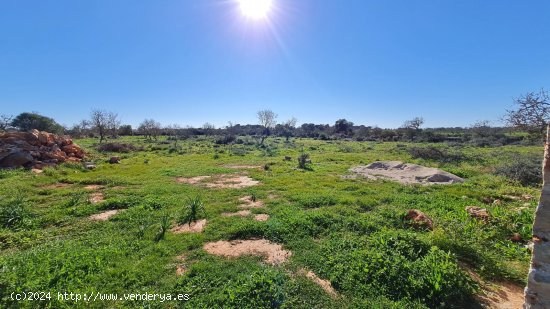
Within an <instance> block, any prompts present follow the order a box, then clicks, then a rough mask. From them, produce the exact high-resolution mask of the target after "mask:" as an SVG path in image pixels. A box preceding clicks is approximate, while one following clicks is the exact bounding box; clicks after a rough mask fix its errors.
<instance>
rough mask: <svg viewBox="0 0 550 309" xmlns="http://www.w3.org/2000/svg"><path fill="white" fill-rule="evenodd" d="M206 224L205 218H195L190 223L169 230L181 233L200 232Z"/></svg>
mask: <svg viewBox="0 0 550 309" xmlns="http://www.w3.org/2000/svg"><path fill="white" fill-rule="evenodd" d="M205 226H206V219H202V220H197V221H195V222H191V224H182V225H178V226H176V227H174V228H172V229H171V230H170V231H172V233H174V234H182V233H202V231H203V230H204V227H205Z"/></svg>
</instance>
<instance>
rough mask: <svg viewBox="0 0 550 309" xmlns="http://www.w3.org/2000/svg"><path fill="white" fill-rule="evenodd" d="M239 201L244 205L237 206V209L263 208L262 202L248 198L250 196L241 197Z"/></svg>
mask: <svg viewBox="0 0 550 309" xmlns="http://www.w3.org/2000/svg"><path fill="white" fill-rule="evenodd" d="M239 201H241V202H243V203H244V204H241V205H239V206H238V207H239V208H244V209H250V208H262V207H264V202H262V201H260V200H258V199H256V200H255V201H254V200H253V198H252V196H250V195H247V196H244V197H241V198H240V199H239Z"/></svg>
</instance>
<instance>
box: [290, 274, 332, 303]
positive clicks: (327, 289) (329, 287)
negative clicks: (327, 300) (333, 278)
mask: <svg viewBox="0 0 550 309" xmlns="http://www.w3.org/2000/svg"><path fill="white" fill-rule="evenodd" d="M298 273H299V274H301V275H303V276H306V277H307V278H308V279H310V280H311V281H313V282H315V283H316V284H317V285H319V286H320V287H321V288H322V289H323V290H325V292H327V294H329V295H330V296H332V297H338V293H337V292H336V290H335V289H334V288H333V287H332V284H331V283H330V281H328V280H324V279H321V278H319V277H318V276H317V275H316V274H315V273H314V272H312V271H306V270H305V269H301V270H300V271H299V272H298Z"/></svg>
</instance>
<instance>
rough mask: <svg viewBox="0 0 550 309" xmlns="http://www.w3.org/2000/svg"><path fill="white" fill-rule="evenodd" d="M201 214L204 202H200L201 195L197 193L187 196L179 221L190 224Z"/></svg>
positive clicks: (203, 213)
mask: <svg viewBox="0 0 550 309" xmlns="http://www.w3.org/2000/svg"><path fill="white" fill-rule="evenodd" d="M201 215H202V216H204V215H205V212H204V204H203V203H202V199H201V197H200V196H199V195H197V196H195V197H193V198H189V201H188V202H187V205H186V208H185V210H184V212H183V215H182V216H181V218H180V220H179V223H180V224H189V225H191V223H192V222H195V221H197V220H198V219H200V217H201Z"/></svg>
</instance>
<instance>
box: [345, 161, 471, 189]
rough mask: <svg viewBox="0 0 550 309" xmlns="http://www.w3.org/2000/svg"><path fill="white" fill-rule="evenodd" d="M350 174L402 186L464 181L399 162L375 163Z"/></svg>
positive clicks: (426, 168) (353, 169)
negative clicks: (396, 183) (386, 180)
mask: <svg viewBox="0 0 550 309" xmlns="http://www.w3.org/2000/svg"><path fill="white" fill-rule="evenodd" d="M350 171H351V172H353V173H356V174H359V175H362V176H365V177H367V178H369V179H391V180H394V181H398V182H400V183H404V184H413V183H421V184H426V185H430V184H453V183H461V182H464V180H463V179H462V178H460V177H458V176H456V175H453V174H451V173H448V172H445V171H442V170H440V169H437V168H431V167H425V166H421V165H417V164H410V163H403V162H400V161H377V162H373V163H371V164H369V165H367V166H357V167H354V168H352V169H350Z"/></svg>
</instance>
